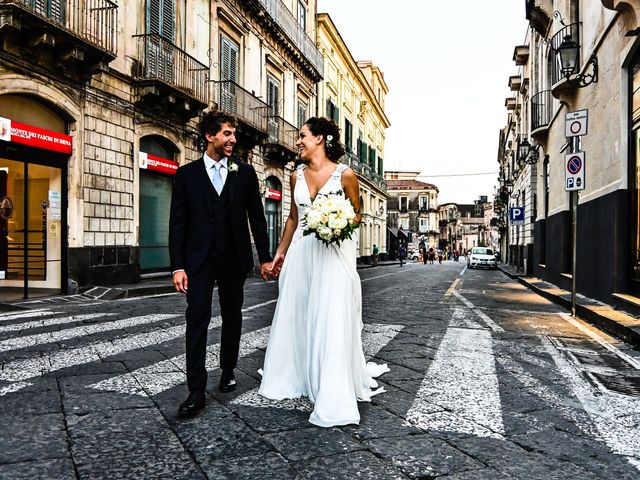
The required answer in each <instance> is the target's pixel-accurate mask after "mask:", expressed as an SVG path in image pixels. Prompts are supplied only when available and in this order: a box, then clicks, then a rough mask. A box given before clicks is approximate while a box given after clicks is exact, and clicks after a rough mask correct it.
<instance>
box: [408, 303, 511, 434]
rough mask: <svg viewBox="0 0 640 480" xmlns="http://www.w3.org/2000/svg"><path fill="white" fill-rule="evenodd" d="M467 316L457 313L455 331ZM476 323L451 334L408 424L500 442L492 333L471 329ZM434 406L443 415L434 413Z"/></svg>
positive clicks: (449, 331) (444, 340)
mask: <svg viewBox="0 0 640 480" xmlns="http://www.w3.org/2000/svg"><path fill="white" fill-rule="evenodd" d="M455 293H457V292H454V294H455ZM474 313H476V314H477V312H474ZM462 315H463V312H462V311H461V310H454V318H453V323H454V325H460V324H462V320H461V318H460V317H461V316H462ZM469 322H472V323H469ZM474 323H475V322H473V321H472V320H469V321H467V322H466V323H464V328H460V327H458V326H449V327H448V328H447V331H446V333H445V335H444V337H443V338H442V341H441V342H440V346H439V347H438V351H437V352H436V356H435V358H434V359H433V362H432V363H431V365H430V367H429V370H428V371H427V374H426V375H425V377H424V379H423V381H422V384H421V385H420V389H419V390H418V393H417V394H416V398H415V400H414V401H413V404H412V405H411V408H410V409H409V411H408V412H407V417H406V418H407V420H408V421H409V422H411V423H413V424H415V425H416V426H418V427H419V428H422V429H432V430H441V431H454V432H456V433H465V434H472V435H476V436H478V437H493V438H500V439H501V438H503V434H504V432H505V430H504V424H503V422H502V406H501V402H500V392H499V389H498V376H497V373H496V367H495V359H494V355H493V343H492V338H491V332H490V331H489V330H484V329H478V328H469V327H472V326H473V324H474ZM433 404H436V405H438V406H439V407H440V408H442V409H443V411H441V412H435V413H434V412H433Z"/></svg>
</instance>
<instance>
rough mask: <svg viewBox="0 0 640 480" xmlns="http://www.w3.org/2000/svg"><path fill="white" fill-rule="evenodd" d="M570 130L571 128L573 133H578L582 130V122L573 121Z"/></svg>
mask: <svg viewBox="0 0 640 480" xmlns="http://www.w3.org/2000/svg"><path fill="white" fill-rule="evenodd" d="M569 130H571V133H573V134H577V133H578V132H579V131H580V130H582V122H572V123H571V125H569Z"/></svg>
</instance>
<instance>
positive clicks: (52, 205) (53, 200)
mask: <svg viewBox="0 0 640 480" xmlns="http://www.w3.org/2000/svg"><path fill="white" fill-rule="evenodd" d="M49 214H50V215H51V220H60V219H61V218H62V195H61V193H60V192H56V191H54V190H49Z"/></svg>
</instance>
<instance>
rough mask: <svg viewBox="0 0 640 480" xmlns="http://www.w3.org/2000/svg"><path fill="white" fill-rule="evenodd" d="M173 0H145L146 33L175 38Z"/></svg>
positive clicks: (169, 39) (170, 40) (166, 38)
mask: <svg viewBox="0 0 640 480" xmlns="http://www.w3.org/2000/svg"><path fill="white" fill-rule="evenodd" d="M175 11H176V7H175V0H147V33H154V34H156V35H160V36H161V37H163V38H164V39H165V40H168V41H169V42H171V43H173V42H174V39H175V24H176V22H175Z"/></svg>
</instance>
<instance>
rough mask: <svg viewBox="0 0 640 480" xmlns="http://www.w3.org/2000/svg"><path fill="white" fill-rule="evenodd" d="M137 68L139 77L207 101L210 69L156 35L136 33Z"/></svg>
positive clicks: (204, 101) (201, 100)
mask: <svg viewBox="0 0 640 480" xmlns="http://www.w3.org/2000/svg"><path fill="white" fill-rule="evenodd" d="M136 37H138V39H139V43H138V48H139V50H138V59H139V60H140V69H139V72H138V77H139V78H141V79H144V80H158V81H161V82H163V83H165V84H167V85H169V86H170V87H172V88H174V89H176V90H178V91H180V92H183V93H184V94H186V95H188V96H190V97H192V98H194V99H196V100H198V101H200V102H202V103H208V97H209V96H208V86H207V85H208V83H207V78H208V77H209V68H208V67H207V66H206V65H204V64H202V63H200V62H199V61H198V60H196V59H195V58H193V57H192V56H190V55H188V54H187V53H186V52H185V51H183V50H181V49H179V48H178V47H176V46H175V45H174V44H173V43H171V42H169V41H168V40H166V39H164V38H162V37H161V36H160V35H156V34H153V33H151V34H144V35H136Z"/></svg>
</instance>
